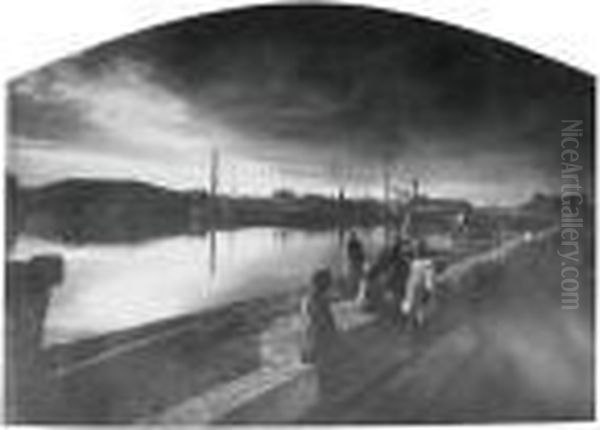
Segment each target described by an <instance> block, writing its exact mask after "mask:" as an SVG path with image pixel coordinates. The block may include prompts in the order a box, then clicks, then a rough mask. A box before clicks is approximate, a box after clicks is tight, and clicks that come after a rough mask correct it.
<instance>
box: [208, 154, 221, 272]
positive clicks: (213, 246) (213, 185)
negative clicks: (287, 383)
mask: <svg viewBox="0 0 600 430" xmlns="http://www.w3.org/2000/svg"><path fill="white" fill-rule="evenodd" d="M218 187H219V151H217V150H216V149H213V150H212V151H211V154H210V184H209V190H210V195H209V197H208V201H209V216H208V243H209V253H208V258H209V269H210V275H211V276H214V274H215V273H216V271H217V234H216V224H217V216H218V213H217V204H218V201H217V191H218Z"/></svg>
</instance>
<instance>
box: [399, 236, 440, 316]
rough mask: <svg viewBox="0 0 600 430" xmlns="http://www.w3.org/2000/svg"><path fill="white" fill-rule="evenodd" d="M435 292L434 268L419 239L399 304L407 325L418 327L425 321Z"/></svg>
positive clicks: (423, 244)
mask: <svg viewBox="0 0 600 430" xmlns="http://www.w3.org/2000/svg"><path fill="white" fill-rule="evenodd" d="M434 293H435V268H434V264H433V260H431V258H428V256H427V249H426V246H425V242H423V241H419V243H418V244H417V246H416V247H415V251H414V258H413V259H412V261H411V262H410V273H409V275H408V279H407V280H406V287H405V293H404V298H403V300H402V302H401V304H400V311H401V312H402V317H403V319H404V320H405V322H407V323H408V324H409V327H411V326H416V327H420V326H422V325H423V324H424V323H425V319H426V316H427V314H428V313H429V312H430V308H431V306H432V304H433V296H434Z"/></svg>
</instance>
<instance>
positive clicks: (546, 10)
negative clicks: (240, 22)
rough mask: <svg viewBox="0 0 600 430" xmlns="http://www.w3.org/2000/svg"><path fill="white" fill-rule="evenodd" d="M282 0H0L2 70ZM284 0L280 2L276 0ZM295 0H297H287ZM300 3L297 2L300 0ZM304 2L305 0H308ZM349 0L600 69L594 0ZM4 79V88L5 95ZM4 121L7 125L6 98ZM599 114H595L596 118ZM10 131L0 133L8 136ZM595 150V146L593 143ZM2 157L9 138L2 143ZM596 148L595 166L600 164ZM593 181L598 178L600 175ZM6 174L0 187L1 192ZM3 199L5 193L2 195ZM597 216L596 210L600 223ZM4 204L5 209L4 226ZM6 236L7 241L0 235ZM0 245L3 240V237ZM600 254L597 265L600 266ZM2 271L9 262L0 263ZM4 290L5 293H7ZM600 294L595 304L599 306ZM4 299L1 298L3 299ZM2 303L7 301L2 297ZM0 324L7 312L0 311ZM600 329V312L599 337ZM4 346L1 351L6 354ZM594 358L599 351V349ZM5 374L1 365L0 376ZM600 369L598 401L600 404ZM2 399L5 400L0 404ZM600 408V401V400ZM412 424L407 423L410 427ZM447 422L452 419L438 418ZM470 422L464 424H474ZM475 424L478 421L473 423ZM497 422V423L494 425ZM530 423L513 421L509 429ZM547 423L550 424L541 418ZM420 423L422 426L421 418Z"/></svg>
mask: <svg viewBox="0 0 600 430" xmlns="http://www.w3.org/2000/svg"><path fill="white" fill-rule="evenodd" d="M269 3H278V2H275V1H270V0H264V1H257V2H249V1H244V0H98V1H91V0H13V1H8V0H7V1H4V2H2V3H1V6H0V8H1V9H0V76H1V77H2V83H3V84H4V83H5V82H6V81H7V80H8V79H11V78H14V77H16V76H18V75H20V74H22V73H26V72H28V71H30V70H33V69H36V68H37V67H40V66H42V65H44V64H46V63H49V62H51V61H54V60H57V59H59V58H62V57H66V56H69V55H72V54H74V53H77V52H79V51H81V50H83V49H86V48H89V47H91V46H94V45H97V44H100V43H102V42H106V41H110V40H112V39H114V38H118V37H120V36H123V35H124V34H129V33H134V32H136V31H138V30H140V29H144V28H148V27H150V26H152V25H156V24H162V23H165V22H167V21H174V20H177V19H180V18H183V17H187V16H191V15H196V14H200V13H205V12H210V11H217V10H220V9H223V8H233V7H241V6H248V5H253V4H269ZM279 3H280V2H279ZM288 3H292V2H288ZM295 3H299V2H295ZM305 3H306V2H305ZM335 3H342V4H343V3H346V4H357V5H369V6H376V7H381V8H386V9H391V10H396V11H399V12H407V13H411V14H414V15H417V16H422V17H427V18H430V19H434V20H437V21H442V22H445V23H449V24H454V25H457V26H460V27H464V28H467V29H471V30H474V31H477V32H480V33H483V34H486V35H489V36H493V37H496V38H498V39H501V40H504V41H508V42H511V43H514V44H517V45H519V46H521V47H524V48H527V49H530V50H533V51H535V52H538V53H540V54H542V55H545V56H547V57H551V58H553V59H556V60H559V61H562V62H565V63H567V64H569V65H571V66H573V67H576V68H578V69H581V70H583V71H586V72H588V73H591V74H594V75H596V74H597V73H598V71H599V70H600V46H599V45H600V44H599V43H598V42H599V41H600V26H599V25H598V23H597V20H598V16H600V14H598V13H596V7H595V5H596V4H597V2H594V1H590V0H569V1H560V2H557V1H552V2H550V1H543V0H485V1H481V0H369V1H357V0H347V1H344V2H335ZM5 91H6V88H5V85H2V86H0V96H1V97H2V100H3V101H4V100H6V93H5ZM1 109H2V111H0V126H2V128H3V129H4V130H6V127H5V125H6V124H5V122H4V121H5V111H4V109H5V103H2V107H1ZM596 120H598V118H596ZM4 138H5V136H3V137H2V139H3V140H4ZM596 153H598V151H596ZM0 156H1V157H2V158H3V159H4V157H5V145H4V144H2V145H0ZM598 160H599V158H598V155H596V160H595V162H596V166H599V164H598ZM596 186H598V184H597V183H596ZM3 187H4V181H3V180H2V181H0V192H1V194H2V196H4V188H3ZM3 200H4V199H3ZM599 221H600V217H598V215H597V219H596V225H600V224H599ZM3 232H4V211H3V210H2V211H0V234H2V236H3ZM2 242H3V241H2ZM0 246H3V245H0ZM599 263H600V257H599V256H598V253H597V255H596V267H599V266H600V264H599ZM0 267H1V269H0V272H3V270H4V265H3V264H2V265H0ZM2 296H3V295H2ZM598 300H599V299H598V294H596V312H597V309H598ZM1 301H2V302H3V299H2V300H1ZM2 307H3V303H2ZM0 329H1V330H2V333H3V332H4V330H3V318H0ZM598 331H599V324H598V318H596V342H597V341H598V340H597V336H598ZM3 358H4V354H1V355H0V361H3ZM596 359H597V357H596ZM3 377H4V372H2V376H0V379H2V378H3ZM597 393H598V372H596V404H597V405H598V394H597ZM1 408H2V406H0V409H1ZM597 410H598V407H597ZM410 427H412V426H409V428H410ZM438 427H439V428H447V426H438ZM472 427H473V426H461V428H472ZM475 427H478V426H475ZM494 427H497V426H494ZM529 427H530V425H516V426H511V427H510V428H512V429H519V428H529ZM542 427H548V426H545V425H542ZM551 427H552V428H560V429H562V428H564V429H572V428H594V427H595V425H594V424H590V425H585V424H583V425H582V424H579V425H573V424H570V423H565V424H560V425H552V426H551ZM417 428H422V426H418V427H417Z"/></svg>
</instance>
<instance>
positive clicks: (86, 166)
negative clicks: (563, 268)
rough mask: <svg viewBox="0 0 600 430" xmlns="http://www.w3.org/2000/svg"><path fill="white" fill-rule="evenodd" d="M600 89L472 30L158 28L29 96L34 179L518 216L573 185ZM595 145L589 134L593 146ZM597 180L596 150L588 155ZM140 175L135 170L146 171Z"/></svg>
mask: <svg viewBox="0 0 600 430" xmlns="http://www.w3.org/2000/svg"><path fill="white" fill-rule="evenodd" d="M592 88H593V80H592V78H591V77H590V76H588V75H585V74H583V73H581V72H578V71H576V70H574V69H571V68H568V67H565V66H563V65H560V64H558V63H555V62H552V61H550V60H548V59H545V58H543V57H540V56H536V55H533V54H530V53H527V52H525V51H522V50H520V49H518V48H515V47H514V46H509V45H507V44H505V43H501V42H498V41H496V40H493V39H489V38H486V37H483V36H480V35H475V34H474V33H470V32H466V31H462V30H459V29H457V28H455V27H450V26H446V25H441V24H437V23H432V22H429V21H424V20H422V19H416V18H413V17H407V16H403V15H398V14H390V13H386V12H382V11H375V10H366V9H359V8H351V7H325V6H319V7H299V6H295V7H291V6H287V7H279V8H277V7H268V8H267V7H265V8H254V9H247V10H239V11H233V12H228V13H222V14H214V15H209V16H204V17H199V18H194V19H189V20H186V21H182V22H178V23H173V24H168V25H165V26H163V27H161V28H157V29H151V30H148V31H145V32H143V33H139V34H137V35H134V36H130V37H126V38H123V39H121V40H118V41H116V42H114V43H111V44H108V45H104V46H102V47H99V48H96V49H93V50H91V51H88V52H86V53H84V54H83V55H80V56H77V57H72V58H70V59H66V60H63V61H61V62H58V63H55V64H53V65H51V66H49V67H47V68H45V69H43V70H41V71H39V72H34V73H32V74H30V75H28V76H25V77H23V78H22V79H19V80H17V81H15V82H14V83H13V85H12V88H11V90H12V91H11V94H12V100H11V101H12V121H11V136H12V137H13V138H14V139H13V142H14V144H13V145H14V148H15V151H13V152H14V161H13V164H14V165H15V166H16V167H15V168H16V169H17V170H20V171H21V172H20V173H21V175H22V176H24V177H25V178H29V180H31V181H32V182H35V181H37V182H44V181H50V180H56V179H60V177H61V175H63V176H69V175H73V176H78V175H79V176H81V175H85V176H95V177H103V176H111V177H115V176H116V177H123V176H128V175H129V176H136V177H140V178H144V179H146V180H151V181H154V182H160V183H163V184H166V185H169V186H173V187H178V188H181V187H191V186H194V184H198V183H200V182H202V181H205V177H206V170H207V159H208V155H207V154H208V153H209V152H210V149H211V148H213V147H216V148H218V149H219V150H220V154H221V159H222V163H221V164H222V165H221V168H222V171H223V186H224V187H225V189H228V190H229V191H232V192H235V191H237V192H248V193H256V192H270V191H271V189H272V188H274V187H279V186H288V187H296V188H298V189H299V190H303V191H322V192H330V191H331V190H333V189H335V188H337V187H339V186H341V185H344V186H346V188H347V189H348V191H349V192H351V193H352V192H354V193H356V194H361V193H370V194H376V193H378V192H380V191H379V190H380V188H381V166H382V165H383V164H384V163H387V164H388V165H389V166H390V168H391V169H393V171H394V176H395V181H396V184H397V186H398V187H401V188H402V187H404V186H405V185H406V184H407V182H408V179H409V178H410V177H412V176H419V177H421V178H422V180H423V182H424V185H425V187H426V190H428V191H429V192H431V193H432V194H438V195H441V194H443V195H450V196H453V197H467V198H470V199H473V200H475V201H477V202H489V203H495V202H513V201H517V200H523V199H526V198H528V197H529V196H530V195H531V194H532V193H533V192H535V191H550V190H556V187H557V186H558V185H560V164H559V163H560V129H561V120H562V119H584V120H585V124H586V126H587V127H588V130H589V129H591V127H592V114H591V100H592ZM584 139H585V140H586V141H589V136H584ZM581 150H582V151H583V154H582V159H584V162H585V163H586V166H587V167H588V168H589V163H590V151H591V149H590V146H589V143H588V144H587V145H584V146H583V147H582V149H581ZM128 166H129V167H128Z"/></svg>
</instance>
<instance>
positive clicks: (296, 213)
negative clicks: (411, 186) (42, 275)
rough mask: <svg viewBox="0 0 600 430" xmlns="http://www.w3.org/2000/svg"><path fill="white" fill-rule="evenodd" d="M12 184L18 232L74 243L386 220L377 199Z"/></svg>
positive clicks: (84, 182) (104, 184) (123, 184)
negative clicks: (213, 197) (21, 185)
mask: <svg viewBox="0 0 600 430" xmlns="http://www.w3.org/2000/svg"><path fill="white" fill-rule="evenodd" d="M9 183H10V184H11V185H10V187H9V188H10V190H11V191H10V192H9V193H8V194H9V196H10V197H9V201H10V202H11V203H10V204H9V206H10V207H12V208H13V209H14V210H13V211H12V212H14V214H13V215H12V216H11V217H9V218H10V219H11V220H12V224H11V225H12V226H13V227H12V228H13V230H14V231H15V232H16V231H21V232H26V233H28V234H32V235H35V236H39V237H45V238H49V239H58V240H63V241H68V242H115V241H135V240H144V239H147V238H151V237H156V236H166V235H179V234H186V233H190V231H191V225H192V224H194V225H195V228H194V232H195V233H202V231H204V230H206V229H208V228H209V226H212V227H213V228H218V229H223V228H235V227H243V226H289V227H298V228H331V227H335V226H342V225H343V226H352V225H359V224H360V225H373V224H377V223H380V222H381V220H382V219H383V207H382V206H381V204H380V203H378V202H376V201H373V200H344V201H339V200H337V199H333V198H328V197H325V196H312V195H308V196H294V195H293V194H290V195H287V194H286V195H281V193H279V194H277V195H275V196H273V197H271V198H268V197H231V196H226V195H221V196H218V197H217V198H215V199H210V198H209V197H208V195H207V194H206V193H205V192H178V191H173V190H169V189H166V188H162V187H159V186H155V185H150V184H147V183H143V182H137V181H112V180H111V181H108V180H91V179H69V180H65V181H61V182H56V183H52V184H49V185H45V186H42V187H37V188H22V187H19V186H18V185H17V183H16V181H15V180H14V178H12V179H10V177H9ZM192 208H194V210H192ZM12 212H11V213H12ZM192 217H194V220H193V222H192ZM198 226H199V231H198Z"/></svg>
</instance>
